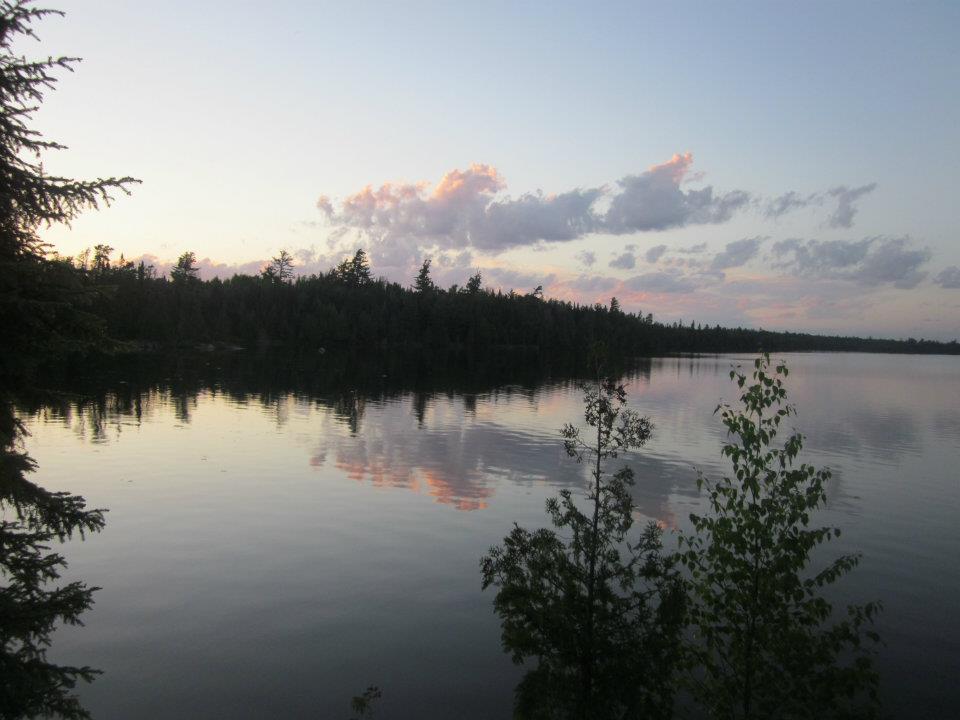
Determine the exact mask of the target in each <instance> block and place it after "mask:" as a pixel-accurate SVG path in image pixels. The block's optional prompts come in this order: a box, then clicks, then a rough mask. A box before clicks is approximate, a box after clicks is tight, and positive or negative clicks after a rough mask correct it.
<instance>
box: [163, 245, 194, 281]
mask: <svg viewBox="0 0 960 720" xmlns="http://www.w3.org/2000/svg"><path fill="white" fill-rule="evenodd" d="M199 276H200V269H199V268H198V267H197V256H196V254H195V253H192V252H185V253H183V255H181V256H180V257H179V258H177V264H176V265H174V266H173V267H172V268H171V269H170V279H171V280H173V281H174V282H175V283H186V282H192V281H194V280H197V279H198V278H199Z"/></svg>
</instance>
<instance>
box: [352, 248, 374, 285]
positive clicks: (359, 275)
mask: <svg viewBox="0 0 960 720" xmlns="http://www.w3.org/2000/svg"><path fill="white" fill-rule="evenodd" d="M350 270H351V280H352V282H353V284H354V285H366V284H367V283H369V282H370V280H371V277H370V262H369V261H368V260H367V253H365V252H364V251H363V248H360V249H359V250H357V252H356V253H354V256H353V260H352V261H351V262H350Z"/></svg>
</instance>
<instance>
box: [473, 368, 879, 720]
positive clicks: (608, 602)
mask: <svg viewBox="0 0 960 720" xmlns="http://www.w3.org/2000/svg"><path fill="white" fill-rule="evenodd" d="M730 375H731V379H734V380H736V382H737V386H738V387H739V388H740V390H741V395H740V405H739V406H738V407H731V406H729V405H721V406H719V407H718V408H717V410H718V412H719V413H720V415H721V418H722V420H723V424H724V425H725V427H726V428H727V431H728V433H729V435H730V442H728V443H727V444H726V445H725V446H724V448H723V455H724V456H726V457H728V458H730V460H731V462H732V464H733V475H732V476H729V477H723V478H722V479H720V480H717V481H712V482H711V481H708V480H707V479H705V478H704V477H702V476H701V477H700V479H699V484H700V487H701V489H704V488H705V489H706V493H707V501H708V512H707V513H706V514H704V515H692V516H691V521H692V524H693V528H692V530H690V531H688V532H682V533H680V535H679V537H678V546H679V549H678V551H677V552H676V553H672V554H665V553H664V551H663V548H662V545H661V533H660V530H659V528H658V527H657V526H656V525H655V524H652V523H650V524H648V525H647V526H646V528H645V530H644V531H643V532H642V533H640V535H639V537H638V538H637V539H635V540H634V541H633V542H632V543H631V541H630V538H629V531H630V529H631V527H632V524H633V514H634V507H633V503H632V500H631V497H630V492H629V488H630V485H632V483H633V477H632V473H631V472H630V470H629V469H628V468H624V469H622V470H620V471H618V472H616V473H615V474H614V475H612V476H609V477H608V476H606V475H605V473H604V461H606V460H607V459H610V458H614V457H616V455H617V453H619V452H622V451H626V450H630V449H634V448H638V447H640V446H642V445H643V444H644V442H645V441H646V440H647V438H648V437H649V436H650V432H651V430H652V426H651V424H650V423H649V421H648V420H647V419H646V418H641V417H639V416H637V415H636V414H634V413H633V412H632V411H628V410H626V409H624V402H625V398H626V396H625V392H624V390H623V388H622V387H620V386H618V385H616V383H614V382H613V381H612V380H606V381H598V382H597V384H596V386H595V387H594V388H592V389H590V390H589V391H588V392H587V393H586V395H585V398H584V405H585V408H586V413H585V420H586V424H587V425H588V426H589V427H590V428H591V431H590V432H591V440H590V443H589V444H588V443H586V442H584V440H583V439H582V436H581V432H580V430H579V429H578V428H575V427H573V426H571V425H567V426H566V427H565V428H564V429H563V431H562V434H563V437H564V444H565V447H566V449H567V452H568V454H570V455H571V457H574V458H576V460H577V461H578V462H579V461H582V460H583V459H584V457H585V454H586V455H589V456H590V459H591V480H590V490H589V492H588V493H587V495H586V498H585V500H586V509H585V510H584V509H581V508H580V507H579V506H578V503H577V500H576V499H575V498H574V497H573V494H572V493H571V492H570V491H569V490H564V491H562V492H561V494H560V498H559V499H552V500H550V501H549V502H548V503H547V511H548V513H549V515H550V517H551V520H552V523H553V525H554V526H555V527H556V528H557V530H550V529H540V530H536V531H533V532H531V531H528V530H525V529H523V528H521V527H519V526H516V527H514V529H513V531H512V532H511V533H510V534H509V535H508V536H507V537H506V538H505V539H504V542H503V545H502V546H499V547H494V548H492V549H491V550H490V553H489V555H487V556H486V557H484V558H483V559H482V560H481V572H482V576H483V586H484V588H486V587H488V586H491V585H493V586H495V587H496V588H497V594H496V597H495V599H494V609H495V610H496V612H497V614H498V615H499V616H500V618H501V620H502V638H503V646H504V649H505V650H506V651H507V652H509V653H510V654H511V656H512V657H513V659H514V661H515V662H518V663H522V662H532V663H534V667H533V668H532V669H531V670H530V671H529V672H528V673H527V674H526V675H525V676H524V678H523V680H522V681H521V683H520V685H519V686H518V688H517V694H516V704H515V717H518V718H670V717H675V716H678V714H679V716H683V717H697V718H700V717H703V718H716V719H717V720H741V719H742V720H747V719H750V718H755V719H757V720H760V719H764V720H765V719H767V718H771V719H782V720H803V719H806V718H838V719H839V718H870V717H875V716H876V715H877V712H878V703H877V675H876V672H875V671H874V669H873V666H872V655H873V653H874V652H875V650H874V646H875V644H876V643H878V642H879V638H878V637H877V635H876V634H875V633H874V632H872V631H871V630H870V625H871V622H872V619H873V617H874V615H875V614H876V613H877V612H878V611H879V604H877V603H868V604H866V605H854V606H850V607H848V608H847V609H846V612H845V613H843V614H841V616H840V617H838V616H837V613H835V612H834V608H833V606H832V604H831V603H830V602H829V600H828V599H827V597H826V594H825V593H826V590H827V588H828V586H829V585H830V584H831V583H833V582H835V581H836V580H838V579H839V578H840V577H842V576H843V575H844V574H845V573H847V572H849V571H850V570H851V569H853V567H854V566H855V565H856V564H857V562H858V559H859V557H858V556H855V555H854V556H843V557H839V558H836V559H834V560H833V561H832V562H828V563H827V564H826V565H825V566H824V567H822V568H815V567H814V562H813V557H812V556H813V553H814V551H815V550H816V549H817V548H818V546H820V545H822V544H824V543H826V542H827V541H829V540H830V539H831V538H834V537H837V536H838V535H839V533H840V531H839V529H837V528H831V527H811V520H812V514H813V513H814V512H815V511H816V510H817V509H819V508H821V507H822V506H823V505H824V503H825V500H826V483H827V481H828V480H829V477H830V473H829V471H827V470H817V469H815V468H813V467H811V466H809V465H807V464H804V463H800V462H799V461H798V456H799V453H800V450H801V448H802V445H803V439H802V436H800V435H799V434H796V433H794V434H791V435H790V436H789V437H788V438H787V439H786V441H785V442H784V443H783V444H782V445H779V446H778V445H775V444H774V443H775V441H776V438H777V435H778V431H779V430H780V428H781V425H782V424H783V423H784V421H785V420H787V419H788V418H789V417H790V416H791V415H793V414H794V409H793V407H792V406H790V405H788V404H787V403H786V390H785V388H784V384H783V380H784V378H785V377H786V375H787V368H786V366H785V365H783V364H779V365H777V366H776V367H775V368H771V364H770V360H769V356H768V355H763V356H761V357H760V358H759V359H757V361H756V362H755V364H754V370H753V373H752V377H751V378H750V379H748V377H747V375H745V374H743V373H741V372H739V371H738V370H734V371H733V372H731V373H730ZM594 430H595V432H596V435H595V437H594V436H593V434H592V433H593V431H594Z"/></svg>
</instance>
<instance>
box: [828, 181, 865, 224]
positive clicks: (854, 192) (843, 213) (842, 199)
mask: <svg viewBox="0 0 960 720" xmlns="http://www.w3.org/2000/svg"><path fill="white" fill-rule="evenodd" d="M876 187H877V184H876V183H870V184H869V185H862V186H860V187H857V188H848V187H847V186H846V185H840V186H839V187H835V188H833V189H832V190H830V191H828V193H827V194H828V195H829V196H830V197H832V198H836V200H837V207H836V209H835V210H834V211H833V212H832V213H831V214H830V217H829V218H827V224H828V225H829V226H830V227H832V228H849V227H852V226H853V218H854V216H855V215H856V214H857V208H856V206H855V205H854V203H855V202H856V201H857V200H858V199H859V198H861V197H863V196H864V195H866V194H867V193H871V192H873V191H874V190H875V189H876Z"/></svg>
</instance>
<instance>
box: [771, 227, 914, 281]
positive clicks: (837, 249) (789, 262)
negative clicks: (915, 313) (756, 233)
mask: <svg viewBox="0 0 960 720" xmlns="http://www.w3.org/2000/svg"><path fill="white" fill-rule="evenodd" d="M773 255H774V257H775V258H778V259H779V262H778V263H777V264H775V265H774V267H779V268H783V269H786V270H788V271H790V272H793V273H795V274H797V275H805V276H813V277H822V278H834V279H844V280H854V281H857V282H860V283H863V284H865V285H893V286H894V287H897V288H901V289H908V288H912V287H916V286H917V285H918V284H919V283H920V281H922V280H923V279H924V278H925V277H926V273H925V272H922V271H921V270H920V267H921V266H922V265H924V264H925V263H926V262H928V261H929V260H930V251H929V250H928V249H926V248H912V247H910V240H909V238H905V237H902V238H887V237H869V238H864V239H862V240H856V241H852V240H830V241H819V240H806V241H804V240H796V239H794V240H782V241H780V242H777V243H775V244H774V246H773Z"/></svg>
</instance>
